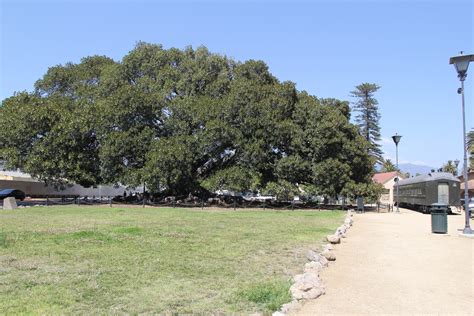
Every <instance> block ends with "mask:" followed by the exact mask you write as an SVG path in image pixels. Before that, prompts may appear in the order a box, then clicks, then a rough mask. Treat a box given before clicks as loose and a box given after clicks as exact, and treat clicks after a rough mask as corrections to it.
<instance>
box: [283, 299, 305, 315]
mask: <svg viewBox="0 0 474 316" xmlns="http://www.w3.org/2000/svg"><path fill="white" fill-rule="evenodd" d="M300 307H301V305H300V304H299V303H298V301H296V300H293V301H291V302H290V303H286V304H283V305H282V306H281V313H283V314H289V313H290V312H295V311H297V310H298V309H300Z"/></svg>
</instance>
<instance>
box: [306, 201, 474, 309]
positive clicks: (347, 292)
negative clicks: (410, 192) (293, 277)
mask: <svg viewBox="0 0 474 316" xmlns="http://www.w3.org/2000/svg"><path fill="white" fill-rule="evenodd" d="M471 222H472V221H471ZM463 227H464V216H461V215H451V216H448V234H432V233H431V218H430V216H429V215H423V214H420V213H417V212H413V211H410V210H405V209H401V214H395V213H365V214H356V215H354V226H352V228H351V229H350V230H349V232H348V238H346V239H343V240H342V244H340V245H337V246H336V247H335V249H334V252H335V254H336V257H337V261H336V262H335V263H333V264H331V265H330V266H329V268H327V269H325V270H324V271H323V272H322V274H321V278H322V280H323V283H324V284H325V286H326V295H323V296H321V297H319V298H318V299H316V300H314V301H312V302H308V303H306V304H305V305H304V306H303V308H302V309H301V310H300V311H299V312H298V315H327V314H339V315H355V314H356V315H361V314H405V315H406V314H437V315H439V314H451V315H453V314H455V315H474V239H472V238H466V237H460V236H459V235H458V229H460V228H463Z"/></svg>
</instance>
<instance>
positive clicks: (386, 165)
mask: <svg viewBox="0 0 474 316" xmlns="http://www.w3.org/2000/svg"><path fill="white" fill-rule="evenodd" d="M380 171H382V172H392V171H400V170H397V167H395V165H394V164H393V162H392V160H390V159H385V160H384V162H383V163H382V169H381V170H380Z"/></svg>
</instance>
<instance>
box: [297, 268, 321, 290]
mask: <svg viewBox="0 0 474 316" xmlns="http://www.w3.org/2000/svg"><path fill="white" fill-rule="evenodd" d="M293 280H294V281H295V284H293V285H292V286H291V287H292V288H295V289H298V290H302V291H307V290H309V289H311V288H313V287H315V286H320V285H321V283H320V280H319V277H318V275H317V274H316V273H310V272H305V273H303V274H297V275H295V276H294V277H293ZM290 289H291V288H290Z"/></svg>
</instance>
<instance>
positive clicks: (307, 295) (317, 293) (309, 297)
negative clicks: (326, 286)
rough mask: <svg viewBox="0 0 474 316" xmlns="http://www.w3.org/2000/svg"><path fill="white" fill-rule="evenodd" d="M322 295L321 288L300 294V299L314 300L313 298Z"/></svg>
mask: <svg viewBox="0 0 474 316" xmlns="http://www.w3.org/2000/svg"><path fill="white" fill-rule="evenodd" d="M323 294H324V290H323V289H322V288H314V289H311V290H309V291H308V292H305V293H303V294H302V298H303V299H306V300H314V299H315V298H318V297H320V296H321V295H323Z"/></svg>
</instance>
